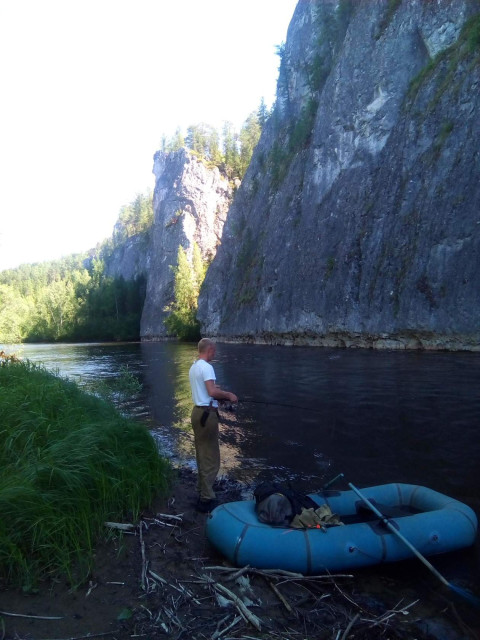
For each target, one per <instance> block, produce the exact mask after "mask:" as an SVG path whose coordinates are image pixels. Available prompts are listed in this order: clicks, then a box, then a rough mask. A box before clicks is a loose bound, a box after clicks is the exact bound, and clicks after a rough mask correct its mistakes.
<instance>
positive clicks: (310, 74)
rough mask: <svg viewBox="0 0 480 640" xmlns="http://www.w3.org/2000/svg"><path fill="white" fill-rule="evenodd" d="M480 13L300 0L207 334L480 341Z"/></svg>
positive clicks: (413, 1)
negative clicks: (274, 102)
mask: <svg viewBox="0 0 480 640" xmlns="http://www.w3.org/2000/svg"><path fill="white" fill-rule="evenodd" d="M479 12H480V3H479V2H478V1H477V0H456V1H455V2H451V1H450V0H436V1H435V2H431V1H429V0H403V1H402V0H396V1H393V0H389V1H387V0H357V1H355V2H348V1H346V0H341V1H340V2H333V1H327V0H308V1H307V0H300V2H299V4H298V6H297V9H296V11H295V14H294V16H293V19H292V22H291V24H290V28H289V32H288V37H287V42H286V45H285V51H284V52H283V56H282V63H281V68H280V74H279V81H278V88H277V101H276V106H275V110H274V113H273V115H272V116H271V117H270V118H269V120H268V122H267V124H266V126H265V128H264V131H263V133H262V137H261V139H260V142H259V144H258V146H257V149H256V150H255V153H254V156H253V159H252V162H251V165H250V167H249V170H248V171H247V174H246V176H245V178H244V180H243V183H242V186H241V187H240V189H239V191H238V193H237V195H236V198H235V202H234V204H233V205H232V207H231V209H230V212H229V216H228V220H227V223H226V225H225V227H224V232H223V237H222V244H221V246H220V247H219V250H218V252H217V255H216V257H215V260H214V261H213V263H212V265H211V266H210V269H209V271H208V273H207V277H206V280H205V283H204V287H203V288H202V293H201V296H200V301H199V318H200V320H201V322H202V325H203V330H204V333H205V334H207V335H212V336H216V337H217V338H218V339H224V340H244V341H255V342H267V343H286V344H324V345H342V346H344V345H346V346H355V345H357V346H366V347H391V348H447V349H448V348H451V349H456V348H467V349H479V338H480V322H479V312H480V287H479V286H478V276H479V271H480V269H479V267H480V215H479V212H480V185H479V177H480V154H479V146H478V140H479V139H480V117H479V113H480V110H479V108H480V22H479V18H478V16H479Z"/></svg>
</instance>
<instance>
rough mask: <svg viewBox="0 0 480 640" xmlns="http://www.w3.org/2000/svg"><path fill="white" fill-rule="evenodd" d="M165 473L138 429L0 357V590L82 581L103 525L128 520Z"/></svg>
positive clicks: (34, 369)
mask: <svg viewBox="0 0 480 640" xmlns="http://www.w3.org/2000/svg"><path fill="white" fill-rule="evenodd" d="M169 478H170V467H169V464H168V463H167V461H166V460H165V459H163V458H162V457H161V456H160V455H159V453H158V449H157V445H156V443H155V441H154V439H153V438H152V436H151V435H150V433H149V432H148V430H147V429H146V427H144V426H143V425H141V424H138V423H136V422H134V421H132V420H131V419H128V418H126V417H124V416H122V415H121V414H120V413H119V412H118V411H117V410H116V409H115V408H114V406H113V404H111V403H110V402H107V401H105V400H104V399H101V398H99V397H96V396H95V395H92V394H88V393H85V392H84V391H82V390H80V389H79V387H78V386H77V385H76V384H74V383H73V382H70V381H68V380H65V379H62V378H60V377H57V376H55V375H53V374H51V373H49V372H48V371H46V370H45V369H44V368H42V367H39V366H36V365H34V364H32V363H29V362H23V361H19V360H17V359H16V358H15V357H12V356H5V354H0V513H1V514H2V517H1V519H0V584H1V583H3V584H15V585H18V586H21V587H22V588H23V590H24V591H26V592H28V591H29V590H32V589H35V586H36V585H37V584H38V581H39V580H40V579H41V578H44V577H50V576H58V575H62V576H66V577H67V578H68V580H69V581H70V583H71V584H72V585H76V584H80V583H81V582H83V581H84V580H85V579H87V577H88V575H89V572H90V571H91V568H92V565H93V555H94V548H95V545H96V543H97V542H98V540H99V539H100V537H101V536H102V533H103V532H104V531H105V524H104V523H105V522H106V521H121V520H122V518H124V517H125V518H128V521H130V522H131V521H132V520H136V519H138V517H139V514H140V511H141V509H143V508H144V507H146V506H148V505H149V504H150V503H151V502H152V500H153V499H154V498H155V497H156V496H158V495H161V494H162V493H165V492H166V490H167V487H168V484H169Z"/></svg>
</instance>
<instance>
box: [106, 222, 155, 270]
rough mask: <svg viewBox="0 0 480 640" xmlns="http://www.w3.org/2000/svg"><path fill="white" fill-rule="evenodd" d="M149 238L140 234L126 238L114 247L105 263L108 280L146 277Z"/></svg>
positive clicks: (147, 234)
mask: <svg viewBox="0 0 480 640" xmlns="http://www.w3.org/2000/svg"><path fill="white" fill-rule="evenodd" d="M150 254H151V236H150V234H149V233H142V234H138V235H136V236H131V237H130V238H127V239H126V240H125V242H123V243H122V244H121V245H120V246H118V247H116V248H115V249H114V250H113V251H112V254H111V256H109V258H108V259H107V260H106V262H105V275H106V276H107V277H109V278H124V279H125V280H136V279H137V278H139V277H141V276H144V277H146V275H147V273H148V271H149V268H150V259H151V255H150Z"/></svg>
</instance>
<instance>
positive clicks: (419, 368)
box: [8, 342, 480, 588]
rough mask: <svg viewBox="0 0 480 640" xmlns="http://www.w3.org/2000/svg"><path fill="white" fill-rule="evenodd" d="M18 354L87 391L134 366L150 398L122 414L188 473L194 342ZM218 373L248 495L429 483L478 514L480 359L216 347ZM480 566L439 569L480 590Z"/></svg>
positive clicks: (474, 557) (464, 563) (48, 348)
mask: <svg viewBox="0 0 480 640" xmlns="http://www.w3.org/2000/svg"><path fill="white" fill-rule="evenodd" d="M8 350H10V351H12V348H9V349H8ZM18 351H19V352H20V354H21V355H23V356H24V357H26V358H29V359H30V360H32V361H35V362H42V363H43V364H44V365H45V366H46V367H47V368H49V369H51V370H54V371H58V372H59V373H60V374H62V375H66V376H68V377H70V378H73V379H77V380H79V381H80V383H82V382H86V381H87V382H89V381H92V380H99V379H102V378H111V377H115V376H117V375H118V372H119V370H120V369H121V367H122V366H128V369H129V371H130V372H132V373H133V374H135V375H136V376H138V378H139V379H140V381H141V382H142V384H143V390H142V392H141V393H140V394H139V396H138V397H137V398H135V399H133V400H132V401H131V402H129V403H128V406H127V407H126V408H125V409H126V410H127V411H128V412H130V413H132V414H133V415H135V416H136V417H137V418H139V419H142V420H145V421H146V422H147V423H148V425H149V427H150V428H151V429H152V432H153V433H154V435H155V436H156V438H157V439H158V441H159V443H160V446H161V447H162V449H163V451H164V452H165V453H166V454H167V455H169V456H170V457H172V458H174V459H175V460H176V461H180V462H181V463H183V464H193V460H194V449H193V439H192V434H191V431H190V429H189V415H190V410H191V399H190V389H189V385H188V369H189V367H190V365H191V364H192V362H193V361H194V358H195V347H194V346H193V345H189V344H177V343H173V342H158V343H141V344H140V343H135V344H79V345H22V346H21V347H20V349H19V350H18ZM213 365H214V368H215V372H216V375H217V383H218V384H220V385H221V386H222V387H223V388H225V389H228V390H230V391H233V392H235V393H236V394H237V395H238V397H239V400H240V402H239V403H238V406H236V407H234V408H233V409H234V410H230V408H228V407H227V410H225V411H224V412H223V420H222V423H223V424H222V435H221V454H222V471H221V472H223V473H228V474H229V475H231V476H233V477H234V478H236V479H238V480H240V481H242V482H244V483H245V484H246V485H247V487H249V486H250V487H251V485H252V484H254V483H256V482H258V481H259V480H261V479H273V478H275V479H277V480H282V481H285V480H290V481H292V484H293V486H295V487H296V488H298V489H301V490H306V491H314V490H315V489H316V488H319V487H321V485H322V484H323V483H324V482H326V481H328V480H330V479H331V478H333V477H334V476H336V475H337V474H338V473H340V472H342V473H344V474H345V481H347V482H352V483H353V484H355V485H357V486H359V487H365V486H369V485H376V484H382V483H386V482H407V483H412V484H420V485H425V486H428V487H431V488H433V489H436V490H437V491H441V492H443V493H446V494H448V495H450V496H452V497H455V498H457V499H459V500H461V501H463V502H466V503H467V504H469V505H470V506H471V507H473V509H474V510H475V511H476V513H477V515H479V516H480V472H479V467H480V464H479V463H480V438H479V416H480V355H479V354H474V353H440V352H439V353H430V352H428V353H427V352H396V351H394V352H388V351H380V352H377V351H369V350H338V349H322V348H289V347H269V346H259V345H229V344H219V345H218V346H217V357H216V361H215V362H214V363H213ZM338 488H339V489H342V488H345V484H343V485H342V483H340V484H339V485H338ZM479 558H480V553H479V545H478V543H477V545H476V546H475V547H474V548H473V549H469V550H467V551H464V552H460V553H455V554H448V555H447V556H443V557H442V558H439V559H438V562H436V566H437V568H438V569H439V570H441V571H442V570H443V571H444V572H445V573H446V574H447V575H449V579H450V580H452V579H453V578H457V580H460V582H461V581H462V580H463V581H464V582H465V583H467V584H469V585H474V588H478V586H479V585H480V579H479V568H480V559H479ZM407 564H408V563H407ZM452 574H453V575H452Z"/></svg>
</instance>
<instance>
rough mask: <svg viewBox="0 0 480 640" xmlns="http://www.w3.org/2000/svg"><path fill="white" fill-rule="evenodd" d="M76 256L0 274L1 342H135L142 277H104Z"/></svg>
mask: <svg viewBox="0 0 480 640" xmlns="http://www.w3.org/2000/svg"><path fill="white" fill-rule="evenodd" d="M104 269H105V263H104V261H103V260H102V259H100V258H98V257H93V258H92V257H89V256H88V255H87V254H79V255H73V256H69V257H67V258H63V259H61V260H56V261H52V262H44V263H40V264H32V265H28V264H27V265H21V266H20V267H18V268H16V269H9V270H6V271H3V272H1V273H0V342H5V343H19V342H57V341H58V342H70V341H73V342H78V341H90V340H100V339H101V340H112V341H116V340H135V339H138V336H139V327H140V317H141V313H142V308H143V301H144V298H145V278H139V279H137V280H135V281H126V280H124V279H123V278H111V277H107V276H106V275H105V272H104Z"/></svg>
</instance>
